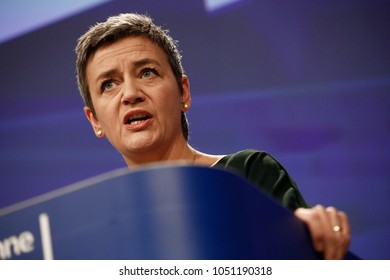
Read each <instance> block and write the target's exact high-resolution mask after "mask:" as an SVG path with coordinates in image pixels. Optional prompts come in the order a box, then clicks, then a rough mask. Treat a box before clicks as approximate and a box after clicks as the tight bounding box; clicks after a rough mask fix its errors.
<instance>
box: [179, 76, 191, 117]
mask: <svg viewBox="0 0 390 280" xmlns="http://www.w3.org/2000/svg"><path fill="white" fill-rule="evenodd" d="M181 85H182V87H183V94H182V96H181V102H182V104H185V105H186V107H185V108H183V109H182V110H183V112H185V111H187V110H189V109H190V108H191V92H190V82H189V80H188V77H187V76H186V75H183V77H182V78H181Z"/></svg>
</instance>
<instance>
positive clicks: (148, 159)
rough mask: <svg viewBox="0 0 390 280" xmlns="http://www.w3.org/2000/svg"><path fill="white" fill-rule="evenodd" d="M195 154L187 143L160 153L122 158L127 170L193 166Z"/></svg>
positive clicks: (154, 152) (141, 153)
mask: <svg viewBox="0 0 390 280" xmlns="http://www.w3.org/2000/svg"><path fill="white" fill-rule="evenodd" d="M196 158H197V152H196V150H195V149H193V148H192V147H191V146H190V145H189V144H188V143H187V142H185V143H184V144H182V145H178V146H176V147H170V148H169V149H166V150H163V149H161V151H140V152H138V153H133V154H132V155H130V156H124V159H125V161H126V164H127V166H128V167H129V169H135V168H140V167H142V166H144V165H148V164H158V163H162V164H163V163H173V162H183V163H187V164H194V163H195V161H196Z"/></svg>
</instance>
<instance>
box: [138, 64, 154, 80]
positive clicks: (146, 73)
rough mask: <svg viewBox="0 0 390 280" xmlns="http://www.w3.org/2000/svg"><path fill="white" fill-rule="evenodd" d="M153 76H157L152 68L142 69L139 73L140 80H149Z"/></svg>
mask: <svg viewBox="0 0 390 280" xmlns="http://www.w3.org/2000/svg"><path fill="white" fill-rule="evenodd" d="M155 75H157V70H156V69H154V68H150V67H147V68H144V69H142V72H141V77H142V78H146V79H150V78H152V77H154V76H155Z"/></svg>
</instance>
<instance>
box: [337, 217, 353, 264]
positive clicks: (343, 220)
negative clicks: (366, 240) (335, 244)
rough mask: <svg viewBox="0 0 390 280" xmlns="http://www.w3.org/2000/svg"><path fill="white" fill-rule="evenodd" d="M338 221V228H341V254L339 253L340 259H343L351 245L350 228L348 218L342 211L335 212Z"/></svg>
mask: <svg viewBox="0 0 390 280" xmlns="http://www.w3.org/2000/svg"><path fill="white" fill-rule="evenodd" d="M337 215H338V218H339V221H340V227H341V232H340V233H341V237H342V243H341V248H342V252H341V253H340V255H341V256H340V258H344V257H345V254H346V253H347V251H348V247H349V245H350V243H351V227H350V225H349V220H348V216H347V214H346V213H344V212H343V211H338V212H337Z"/></svg>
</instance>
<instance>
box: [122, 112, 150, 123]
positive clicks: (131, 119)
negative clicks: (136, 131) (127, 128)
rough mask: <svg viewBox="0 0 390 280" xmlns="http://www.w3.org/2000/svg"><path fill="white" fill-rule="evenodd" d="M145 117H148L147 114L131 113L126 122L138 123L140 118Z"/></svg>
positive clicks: (143, 118)
mask: <svg viewBox="0 0 390 280" xmlns="http://www.w3.org/2000/svg"><path fill="white" fill-rule="evenodd" d="M146 118H148V115H146V114H142V113H138V114H134V115H131V116H130V117H129V118H128V119H127V122H126V123H132V124H139V123H140V122H141V121H142V120H145V119H146Z"/></svg>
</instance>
